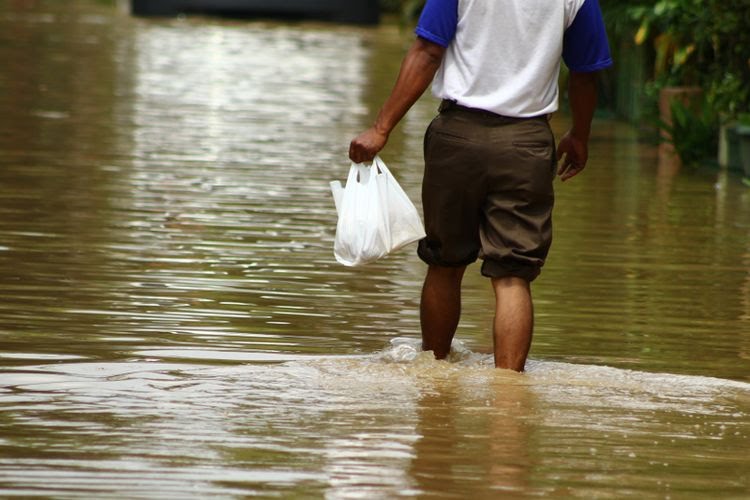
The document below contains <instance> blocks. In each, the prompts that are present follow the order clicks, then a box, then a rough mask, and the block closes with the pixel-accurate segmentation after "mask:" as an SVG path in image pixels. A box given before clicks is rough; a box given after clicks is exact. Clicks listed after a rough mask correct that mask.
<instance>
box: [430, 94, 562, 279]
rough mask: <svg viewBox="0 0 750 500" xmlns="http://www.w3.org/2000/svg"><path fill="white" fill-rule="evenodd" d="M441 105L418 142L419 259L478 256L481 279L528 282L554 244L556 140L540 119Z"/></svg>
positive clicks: (447, 261) (462, 260)
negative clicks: (510, 278) (421, 142)
mask: <svg viewBox="0 0 750 500" xmlns="http://www.w3.org/2000/svg"><path fill="white" fill-rule="evenodd" d="M440 109H441V112H440V114H439V115H438V116H437V117H436V118H435V119H434V120H433V121H432V123H431V124H430V126H429V127H428V129H427V132H426V134H425V140H424V157H425V171H424V180H423V183H422V206H423V209H424V220H425V231H426V233H427V236H426V237H425V238H424V239H423V240H421V241H420V242H419V249H418V253H419V256H420V258H421V259H422V260H423V261H425V262H426V263H428V264H434V265H440V266H448V267H459V266H464V265H467V264H470V263H472V262H474V261H475V260H476V259H477V258H482V259H483V260H484V263H483V264H482V274H483V275H485V276H488V277H492V278H500V277H505V276H518V277H520V278H523V279H526V280H527V281H532V280H533V279H534V278H536V277H537V276H538V275H539V272H540V270H541V267H542V265H543V264H544V259H545V258H546V257H547V252H548V251H549V248H550V244H551V243H552V206H553V204H554V191H553V188H552V181H553V180H554V177H555V139H554V136H553V134H552V131H551V129H550V127H549V123H548V121H547V119H546V117H536V118H508V117H503V116H500V115H495V114H493V113H489V112H486V111H480V110H473V109H469V108H463V107H461V106H457V105H455V104H452V103H450V102H448V101H444V102H443V104H442V105H441V108H440Z"/></svg>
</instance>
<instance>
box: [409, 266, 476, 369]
mask: <svg viewBox="0 0 750 500" xmlns="http://www.w3.org/2000/svg"><path fill="white" fill-rule="evenodd" d="M465 270H466V266H463V267H442V266H429V268H428V269H427V276H426V277H425V279H424V286H423V287H422V302H421V303H420V306H419V316H420V322H421V325H422V349H424V350H425V351H432V352H433V353H434V354H435V358H437V359H444V358H445V357H446V356H448V353H449V352H450V349H451V342H452V341H453V335H454V334H455V333H456V328H457V327H458V320H459V318H460V317H461V280H462V279H463V276H464V271H465Z"/></svg>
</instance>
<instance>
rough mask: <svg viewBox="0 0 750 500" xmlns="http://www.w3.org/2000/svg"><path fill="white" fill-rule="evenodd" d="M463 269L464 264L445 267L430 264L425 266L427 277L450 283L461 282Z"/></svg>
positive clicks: (464, 268)
mask: <svg viewBox="0 0 750 500" xmlns="http://www.w3.org/2000/svg"><path fill="white" fill-rule="evenodd" d="M464 271H466V266H459V267H447V266H437V265H433V264H430V266H429V267H428V268H427V278H428V279H430V278H433V279H438V280H440V281H445V282H451V283H461V280H462V279H463V276H464Z"/></svg>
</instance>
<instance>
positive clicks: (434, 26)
mask: <svg viewBox="0 0 750 500" xmlns="http://www.w3.org/2000/svg"><path fill="white" fill-rule="evenodd" d="M457 25H458V0H427V3H426V4H425V6H424V8H423V9H422V15H420V16H419V22H418V23H417V28H416V29H415V30H414V32H415V33H416V34H417V36H420V37H422V38H424V39H426V40H429V41H431V42H434V43H436V44H438V45H440V46H442V47H447V46H448V45H450V43H451V41H453V37H454V36H455V35H456V26H457Z"/></svg>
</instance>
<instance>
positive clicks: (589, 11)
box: [563, 0, 612, 73]
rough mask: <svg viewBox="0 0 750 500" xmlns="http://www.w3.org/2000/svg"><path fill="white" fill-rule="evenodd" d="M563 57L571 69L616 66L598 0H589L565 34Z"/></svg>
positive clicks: (589, 71)
mask: <svg viewBox="0 0 750 500" xmlns="http://www.w3.org/2000/svg"><path fill="white" fill-rule="evenodd" d="M563 60H564V61H565V64H566V65H567V66H568V68H569V69H570V70H571V71H576V72H579V73H591V72H593V71H599V70H602V69H605V68H608V67H610V66H612V56H611V55H610V52H609V42H608V41H607V31H606V29H605V28H604V19H602V11H601V9H600V8H599V2H598V0H585V1H584V3H583V5H582V6H581V8H580V9H579V11H578V13H577V14H576V17H575V19H574V20H573V23H572V24H571V25H570V27H569V28H568V29H567V30H566V31H565V36H564V38H563Z"/></svg>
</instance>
